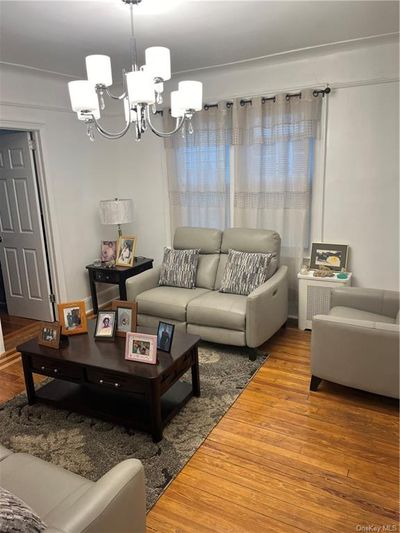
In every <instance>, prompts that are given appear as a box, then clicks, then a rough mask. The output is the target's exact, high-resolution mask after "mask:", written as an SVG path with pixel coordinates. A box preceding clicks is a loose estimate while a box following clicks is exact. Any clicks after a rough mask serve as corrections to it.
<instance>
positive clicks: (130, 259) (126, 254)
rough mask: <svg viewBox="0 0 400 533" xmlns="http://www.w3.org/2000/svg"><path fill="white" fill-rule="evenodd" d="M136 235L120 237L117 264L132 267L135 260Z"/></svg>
mask: <svg viewBox="0 0 400 533" xmlns="http://www.w3.org/2000/svg"><path fill="white" fill-rule="evenodd" d="M135 248H136V237H135V236H134V235H130V236H127V235H121V237H119V239H118V245H117V258H116V261H115V264H116V266H122V267H131V266H133V263H134V261H135Z"/></svg>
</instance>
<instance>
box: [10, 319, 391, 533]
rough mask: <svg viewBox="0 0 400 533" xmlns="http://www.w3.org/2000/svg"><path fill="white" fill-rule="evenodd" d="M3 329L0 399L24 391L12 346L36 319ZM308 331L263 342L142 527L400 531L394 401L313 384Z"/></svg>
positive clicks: (158, 531) (207, 531)
mask: <svg viewBox="0 0 400 533" xmlns="http://www.w3.org/2000/svg"><path fill="white" fill-rule="evenodd" d="M7 328H8V329H7V331H8V338H6V342H8V343H9V344H8V345H10V344H13V345H14V348H11V350H10V351H9V352H8V353H7V354H6V359H5V360H2V361H0V402H4V401H6V400H8V399H10V398H12V397H13V396H15V395H16V394H18V393H20V392H22V391H23V390H24V382H23V372H22V365H21V361H20V357H19V356H18V354H17V353H16V351H15V346H16V345H17V344H18V343H19V342H22V340H21V339H23V340H25V338H26V336H27V335H28V336H29V335H34V334H35V328H37V324H36V325H35V324H34V323H31V322H29V321H28V322H26V321H25V320H24V319H22V320H16V321H15V323H14V324H13V323H12V320H11V321H9V322H8V323H7ZM310 339H311V335H310V333H309V332H303V331H299V330H297V329H294V328H291V327H287V328H286V329H284V330H280V331H279V332H278V333H277V334H276V335H275V336H274V337H273V338H272V339H271V340H270V341H268V342H267V343H265V345H264V346H263V347H262V349H263V350H264V351H265V352H266V353H270V356H269V358H268V359H267V360H266V362H265V363H264V365H263V367H262V368H261V369H260V371H259V372H258V373H257V375H256V376H255V377H254V378H253V380H252V381H251V382H250V384H249V385H248V386H247V388H246V389H245V390H244V392H243V393H242V394H241V396H240V397H239V398H238V400H237V401H236V402H235V403H234V404H233V406H232V407H231V409H230V410H229V411H228V412H227V413H226V415H225V416H224V417H223V418H222V420H221V421H220V422H219V424H218V425H217V426H216V427H215V428H214V429H213V430H212V431H211V433H210V434H209V436H208V437H207V439H206V440H205V442H204V443H203V445H202V446H201V447H200V448H199V449H198V450H197V452H196V453H195V454H194V456H193V457H192V459H191V460H190V461H189V462H188V464H187V465H186V466H185V468H184V469H183V470H182V472H181V473H180V474H179V475H178V476H177V478H176V479H175V480H174V481H173V482H172V483H171V484H170V486H169V487H168V488H167V490H166V491H165V492H164V494H163V495H162V496H161V498H160V499H159V500H158V502H157V503H156V504H155V506H154V507H153V508H152V509H151V510H150V512H149V513H148V519H147V531H148V533H211V532H214V533H236V532H237V533H246V532H248V533H255V532H257V533H258V532H260V533H263V532H264V531H268V532H276V533H290V532H292V531H293V532H294V531H296V532H302V531H307V532H310V533H319V532H321V533H323V532H326V531H340V532H349V533H350V532H354V531H356V528H357V527H361V526H365V527H368V526H369V525H370V524H375V525H378V526H383V525H385V527H386V528H387V529H386V530H387V531H396V530H399V528H398V520H399V507H398V502H399V485H398V481H399V476H398V436H399V420H398V403H397V402H395V401H394V400H391V399H387V398H382V397H380V396H376V395H372V394H368V393H364V392H362V391H356V390H353V389H349V388H346V387H342V386H339V385H335V384H330V383H327V382H323V383H322V384H321V386H320V388H319V390H318V391H317V392H310V390H309V380H310ZM40 379H43V378H40V377H39V376H35V380H36V381H37V382H38V381H40ZM396 528H397V529H396Z"/></svg>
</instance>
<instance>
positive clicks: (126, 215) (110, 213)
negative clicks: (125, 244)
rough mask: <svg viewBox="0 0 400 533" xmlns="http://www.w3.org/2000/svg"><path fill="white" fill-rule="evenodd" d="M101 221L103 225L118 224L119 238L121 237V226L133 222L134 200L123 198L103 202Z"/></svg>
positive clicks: (101, 203)
mask: <svg viewBox="0 0 400 533" xmlns="http://www.w3.org/2000/svg"><path fill="white" fill-rule="evenodd" d="M100 219H101V223H102V224H116V225H117V226H118V236H119V237H121V235H122V232H121V224H128V223H129V222H132V200H130V199H122V198H114V199H113V200H101V201H100Z"/></svg>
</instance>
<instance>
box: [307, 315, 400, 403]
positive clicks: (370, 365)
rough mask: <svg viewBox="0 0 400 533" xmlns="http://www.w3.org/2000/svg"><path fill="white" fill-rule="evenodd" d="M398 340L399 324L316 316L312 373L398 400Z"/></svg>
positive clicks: (399, 334) (312, 342) (312, 343)
mask: <svg viewBox="0 0 400 533" xmlns="http://www.w3.org/2000/svg"><path fill="white" fill-rule="evenodd" d="M399 338H400V326H399V325H398V324H383V323H381V322H371V321H368V320H355V319H348V318H342V317H334V316H329V315H316V316H314V318H313V325H312V337H311V372H312V374H313V376H317V377H319V378H322V379H327V380H328V381H333V382H335V383H340V384H342V385H347V386H348V387H355V388H358V389H362V390H366V391H369V392H374V393H377V394H383V395H385V396H391V397H394V398H398V397H399V382H398V375H399Z"/></svg>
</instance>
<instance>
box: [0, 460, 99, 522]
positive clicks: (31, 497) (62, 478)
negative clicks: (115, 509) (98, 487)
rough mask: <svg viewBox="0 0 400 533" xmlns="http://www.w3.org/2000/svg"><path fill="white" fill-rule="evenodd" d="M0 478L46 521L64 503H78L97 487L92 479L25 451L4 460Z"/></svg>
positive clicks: (1, 465) (5, 486)
mask: <svg viewBox="0 0 400 533" xmlns="http://www.w3.org/2000/svg"><path fill="white" fill-rule="evenodd" d="M0 480H1V484H2V486H3V487H4V488H6V489H7V490H9V491H10V492H12V493H13V494H16V495H17V496H18V497H19V498H21V499H22V500H23V501H24V502H26V503H27V504H28V505H29V506H30V507H32V509H33V510H34V511H35V513H37V514H38V515H39V516H40V517H41V518H42V520H44V521H45V522H46V516H47V514H48V513H50V512H51V511H52V510H53V509H54V508H55V507H56V506H57V505H59V504H60V502H62V501H63V500H66V499H68V500H71V503H72V502H76V501H78V500H79V498H80V497H81V496H82V495H83V494H84V493H85V492H86V491H87V490H89V489H90V488H91V487H92V486H93V482H92V481H88V480H87V479H84V478H83V477H81V476H78V475H77V474H73V473H72V472H68V471H67V470H64V469H63V468H61V467H59V466H56V465H54V464H52V463H48V462H46V461H43V460H42V459H38V458H37V457H34V456H33V455H28V454H25V453H13V454H11V455H9V456H8V457H6V458H5V459H3V461H1V462H0ZM38 480H40V484H38ZM39 486H40V490H38V487H39Z"/></svg>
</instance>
